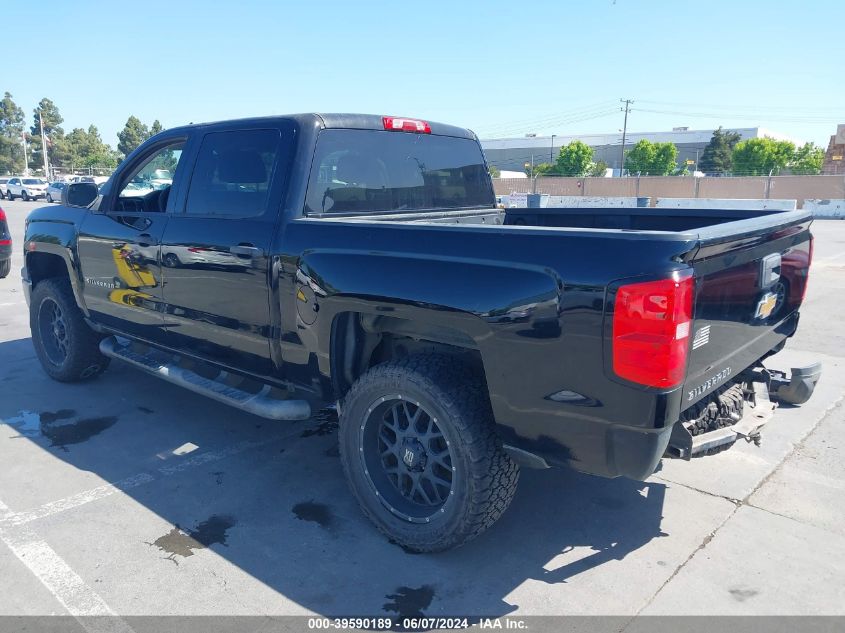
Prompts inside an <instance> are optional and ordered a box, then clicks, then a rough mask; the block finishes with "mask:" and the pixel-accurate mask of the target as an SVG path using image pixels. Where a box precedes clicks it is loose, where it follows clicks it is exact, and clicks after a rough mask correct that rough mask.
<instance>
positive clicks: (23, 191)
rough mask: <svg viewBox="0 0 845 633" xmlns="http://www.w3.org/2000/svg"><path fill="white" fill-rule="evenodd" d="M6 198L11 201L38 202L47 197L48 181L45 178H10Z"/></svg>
mask: <svg viewBox="0 0 845 633" xmlns="http://www.w3.org/2000/svg"><path fill="white" fill-rule="evenodd" d="M6 189H7V191H6V196H7V197H8V198H9V200H14V199H15V198H23V199H24V200H36V199H38V198H45V197H46V196H47V181H46V180H44V179H43V178H30V177H21V176H15V177H13V178H9V182H8V183H6Z"/></svg>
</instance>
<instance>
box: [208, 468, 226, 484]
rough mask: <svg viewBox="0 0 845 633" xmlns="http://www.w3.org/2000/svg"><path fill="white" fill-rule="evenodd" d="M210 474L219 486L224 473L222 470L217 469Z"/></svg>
mask: <svg viewBox="0 0 845 633" xmlns="http://www.w3.org/2000/svg"><path fill="white" fill-rule="evenodd" d="M211 474H212V475H214V481H216V482H217V485H218V486H220V485H221V484H222V483H223V475H225V474H226V473H224V472H223V471H222V470H218V471H216V472H213V473H211Z"/></svg>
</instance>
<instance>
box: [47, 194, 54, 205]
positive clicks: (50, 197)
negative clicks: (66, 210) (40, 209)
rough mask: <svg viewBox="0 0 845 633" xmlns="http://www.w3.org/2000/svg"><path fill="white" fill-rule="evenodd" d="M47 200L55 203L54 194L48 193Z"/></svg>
mask: <svg viewBox="0 0 845 633" xmlns="http://www.w3.org/2000/svg"><path fill="white" fill-rule="evenodd" d="M47 202H49V203H50V204H53V196H51V195H50V194H49V193H48V194H47Z"/></svg>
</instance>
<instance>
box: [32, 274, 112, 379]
mask: <svg viewBox="0 0 845 633" xmlns="http://www.w3.org/2000/svg"><path fill="white" fill-rule="evenodd" d="M29 327H30V330H31V331H32V343H33V345H34V346H35V353H36V354H37V355H38V360H39V361H41V366H42V367H43V368H44V371H45V372H47V374H48V375H49V376H50V377H51V378H53V379H54V380H58V381H60V382H77V381H80V380H87V379H89V378H93V377H94V376H96V375H98V374H100V373H102V372H103V371H104V370H105V369H106V367H108V364H109V359H108V357H106V356H103V355H102V354H101V353H100V339H101V338H102V337H100V336H99V335H98V334H97V333H96V332H94V331H93V330H92V329H91V328H90V327H88V324H87V323H85V319H84V318H83V315H82V311H81V310H80V309H79V306H77V305H76V299H75V298H74V296H73V290H72V289H71V287H70V282H69V281H68V280H67V279H63V278H54V279H45V280H44V281H42V282H40V283H39V284H38V285H36V286H35V289H34V290H33V291H32V300H31V301H30V308H29Z"/></svg>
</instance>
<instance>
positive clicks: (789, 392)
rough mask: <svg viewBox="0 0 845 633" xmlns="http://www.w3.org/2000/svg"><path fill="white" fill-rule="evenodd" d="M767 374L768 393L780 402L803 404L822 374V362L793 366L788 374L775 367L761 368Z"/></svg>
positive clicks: (811, 393)
mask: <svg viewBox="0 0 845 633" xmlns="http://www.w3.org/2000/svg"><path fill="white" fill-rule="evenodd" d="M763 371H764V372H765V373H766V374H767V383H768V387H769V395H770V396H771V397H772V398H774V399H775V400H778V401H780V402H787V403H789V404H804V403H805V402H807V400H809V399H810V396H812V395H813V390H814V389H815V388H816V384H817V383H818V382H819V378H821V375H822V364H821V363H813V364H812V365H809V366H807V367H793V368H792V369H791V371H790V375H789V376H788V377H787V375H786V372H783V371H779V370H777V369H765V370H763Z"/></svg>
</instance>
